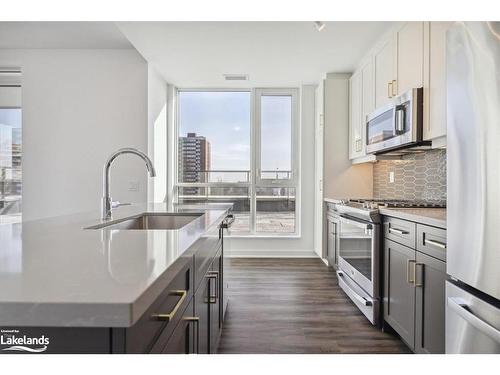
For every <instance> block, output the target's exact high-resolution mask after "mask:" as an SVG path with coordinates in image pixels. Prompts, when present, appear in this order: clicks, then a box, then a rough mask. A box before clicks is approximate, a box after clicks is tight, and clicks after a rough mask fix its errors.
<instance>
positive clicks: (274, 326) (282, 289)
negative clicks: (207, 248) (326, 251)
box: [218, 258, 410, 354]
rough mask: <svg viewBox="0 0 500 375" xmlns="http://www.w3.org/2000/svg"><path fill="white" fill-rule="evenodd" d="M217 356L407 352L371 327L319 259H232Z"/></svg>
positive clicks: (393, 338) (394, 338) (397, 341)
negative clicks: (227, 300)
mask: <svg viewBox="0 0 500 375" xmlns="http://www.w3.org/2000/svg"><path fill="white" fill-rule="evenodd" d="M226 277H228V281H229V286H230V290H229V298H230V299H229V307H228V310H227V312H226V320H225V323H224V328H223V331H222V336H221V339H220V344H219V349H218V352H219V353H235V354H236V353H290V354H294V353H409V352H410V351H409V349H408V348H407V347H406V346H405V345H404V344H403V343H402V341H401V340H400V339H399V338H397V337H396V336H394V335H392V334H389V333H384V332H382V331H381V330H379V329H377V328H375V327H373V326H372V325H371V324H370V323H369V322H368V320H366V318H365V317H364V315H362V314H361V313H360V312H359V310H358V309H357V308H356V306H355V305H354V304H353V303H352V302H351V301H350V300H349V298H348V297H347V296H346V295H345V294H344V292H343V291H342V289H340V287H339V286H338V284H337V279H336V275H335V272H334V271H333V270H332V269H331V268H328V267H327V266H326V265H325V264H324V263H323V262H322V261H321V260H320V259H305V258H301V259H290V258H287V259H271V258H246V259H243V258H235V259H232V260H231V266H230V269H229V271H228V272H227V275H226Z"/></svg>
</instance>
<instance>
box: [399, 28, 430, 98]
mask: <svg viewBox="0 0 500 375" xmlns="http://www.w3.org/2000/svg"><path fill="white" fill-rule="evenodd" d="M395 37H396V45H397V53H396V56H397V58H396V67H397V68H396V72H397V73H396V77H395V82H394V83H393V87H392V89H393V91H394V93H395V94H396V95H401V94H402V93H404V92H406V91H408V90H410V89H412V88H416V87H423V86H424V22H405V23H404V24H403V25H402V26H401V28H400V29H399V30H398V31H397V32H396V35H395Z"/></svg>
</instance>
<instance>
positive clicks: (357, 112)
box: [349, 71, 364, 159]
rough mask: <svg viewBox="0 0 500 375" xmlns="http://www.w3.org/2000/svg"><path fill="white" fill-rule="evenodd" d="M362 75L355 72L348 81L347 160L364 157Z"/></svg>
mask: <svg viewBox="0 0 500 375" xmlns="http://www.w3.org/2000/svg"><path fill="white" fill-rule="evenodd" d="M362 82H363V81H362V74H361V72H360V71H356V72H355V73H354V74H353V75H352V77H351V79H350V80H349V93H350V113H349V158H350V159H355V158H358V157H360V156H363V155H364V152H363V136H362V130H361V122H362V111H363V108H362V105H363V104H362Z"/></svg>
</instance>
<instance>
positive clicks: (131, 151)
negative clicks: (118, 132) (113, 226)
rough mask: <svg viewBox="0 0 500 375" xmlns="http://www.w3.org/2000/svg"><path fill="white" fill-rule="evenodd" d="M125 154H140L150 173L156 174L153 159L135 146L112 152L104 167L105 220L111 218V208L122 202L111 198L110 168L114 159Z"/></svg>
mask: <svg viewBox="0 0 500 375" xmlns="http://www.w3.org/2000/svg"><path fill="white" fill-rule="evenodd" d="M123 154H134V155H137V156H139V157H140V158H141V159H142V160H144V162H145V163H146V168H147V169H148V172H149V175H150V176H151V177H155V176H156V171H155V167H154V166H153V163H152V162H151V159H149V158H148V156H147V155H146V154H145V153H143V152H141V151H139V150H137V149H135V148H130V147H127V148H121V149H119V150H118V151H115V152H113V153H112V154H111V156H110V157H109V158H108V160H107V161H106V164H104V169H103V174H102V192H103V193H102V195H103V197H102V204H101V209H102V219H103V220H108V219H110V218H111V210H112V209H113V208H115V207H118V206H120V205H123V204H121V203H120V202H113V200H112V199H111V196H110V193H109V190H110V189H109V169H110V167H111V164H112V163H113V161H114V160H115V159H116V158H117V157H118V156H120V155H123Z"/></svg>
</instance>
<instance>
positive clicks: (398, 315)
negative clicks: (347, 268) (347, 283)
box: [384, 239, 415, 350]
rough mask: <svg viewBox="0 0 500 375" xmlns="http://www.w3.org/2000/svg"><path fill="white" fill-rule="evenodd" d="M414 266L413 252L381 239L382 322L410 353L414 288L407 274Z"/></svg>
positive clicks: (413, 313)
mask: <svg viewBox="0 0 500 375" xmlns="http://www.w3.org/2000/svg"><path fill="white" fill-rule="evenodd" d="M414 265H415V250H413V249H410V248H408V247H406V246H403V245H400V244H398V243H396V242H394V241H391V240H388V239H386V240H385V246H384V270H385V272H384V320H385V321H386V322H387V323H389V324H390V325H391V327H392V328H394V329H395V330H396V331H397V332H398V334H399V335H400V336H401V338H402V339H403V340H404V341H405V342H406V344H407V345H408V346H409V347H410V349H412V350H413V349H414V340H415V287H414V285H413V282H412V279H411V276H410V275H411V274H412V272H413V271H412V268H413V266H414Z"/></svg>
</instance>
